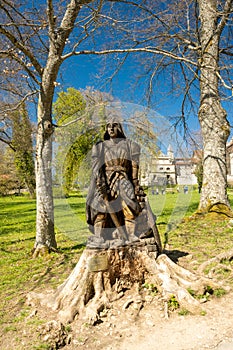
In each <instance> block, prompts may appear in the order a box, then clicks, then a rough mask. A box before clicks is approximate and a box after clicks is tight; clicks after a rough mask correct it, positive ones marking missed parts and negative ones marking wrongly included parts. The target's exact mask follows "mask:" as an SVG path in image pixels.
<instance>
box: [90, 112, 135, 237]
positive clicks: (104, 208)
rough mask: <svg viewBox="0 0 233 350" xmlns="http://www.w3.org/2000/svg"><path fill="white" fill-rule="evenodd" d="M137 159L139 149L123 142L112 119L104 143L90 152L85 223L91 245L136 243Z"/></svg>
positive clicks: (120, 130) (130, 143)
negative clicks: (92, 236)
mask: <svg viewBox="0 0 233 350" xmlns="http://www.w3.org/2000/svg"><path fill="white" fill-rule="evenodd" d="M139 156H140V147H139V145H138V144H137V143H135V142H133V141H131V140H129V139H127V138H126V136H125V134H124V132H123V129H122V125H121V123H119V122H118V120H117V119H115V118H112V119H111V120H109V121H108V122H107V125H106V131H105V134H104V141H102V142H99V143H97V144H96V145H95V146H94V147H93V149H92V183H91V186H90V189H89V194H88V196H87V223H88V224H89V228H90V230H91V231H92V232H93V233H94V234H95V242H98V240H99V242H100V243H101V242H103V241H105V240H107V239H112V238H118V239H120V240H122V241H123V242H125V241H129V242H134V241H137V240H138V237H137V236H136V235H135V218H136V217H137V216H138V215H139V212H140V210H141V209H140V205H139V202H138V200H137V196H138V195H140V193H139V192H140V188H139V181H138V168H139ZM114 228H115V231H114ZM109 235H112V237H109Z"/></svg>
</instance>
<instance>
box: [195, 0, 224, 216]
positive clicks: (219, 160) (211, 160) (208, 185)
mask: <svg viewBox="0 0 233 350" xmlns="http://www.w3.org/2000/svg"><path fill="white" fill-rule="evenodd" d="M199 8H200V20H201V33H200V40H201V50H202V52H201V58H200V61H201V65H200V72H201V74H200V93H201V100H200V109H199V115H198V117H199V121H200V125H201V130H202V136H203V153H204V154H203V186H202V193H201V199H200V204H199V210H201V211H204V212H205V211H209V210H210V209H211V208H212V207H213V206H215V205H219V204H223V208H224V207H225V209H228V207H229V202H228V198H227V168H226V141H227V138H228V136H229V133H230V128H229V123H228V121H227V118H226V117H227V115H226V112H225V110H224V109H223V107H222V106H221V103H220V97H219V90H218V84H219V81H218V73H219V39H220V35H221V31H220V30H218V16H217V2H216V0H199Z"/></svg>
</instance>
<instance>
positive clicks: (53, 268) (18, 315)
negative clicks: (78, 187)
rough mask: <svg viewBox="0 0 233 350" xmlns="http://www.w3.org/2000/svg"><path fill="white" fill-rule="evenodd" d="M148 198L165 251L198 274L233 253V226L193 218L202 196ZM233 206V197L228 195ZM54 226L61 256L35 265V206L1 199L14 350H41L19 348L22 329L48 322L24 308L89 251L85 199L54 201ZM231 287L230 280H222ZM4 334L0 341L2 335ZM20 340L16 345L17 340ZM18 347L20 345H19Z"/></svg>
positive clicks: (2, 255)
mask: <svg viewBox="0 0 233 350" xmlns="http://www.w3.org/2000/svg"><path fill="white" fill-rule="evenodd" d="M148 198H149V201H150V204H151V207H152V209H153V211H154V213H155V214H156V216H157V224H158V228H159V231H160V234H161V238H162V242H163V243H164V244H166V249H169V250H176V251H180V252H184V253H187V254H190V256H191V257H192V259H193V260H194V261H195V262H196V265H195V264H194V265H193V268H197V266H198V264H200V263H201V262H203V261H205V260H207V259H209V258H211V257H213V256H215V255H216V254H218V253H221V252H223V251H225V250H228V249H230V248H232V247H233V226H231V225H230V223H229V218H227V217H225V218H221V220H219V219H214V220H213V218H212V219H208V218H203V217H199V218H194V219H192V220H191V219H189V217H190V216H191V215H192V214H193V213H194V211H195V210H196V209H197V207H198V202H199V193H198V192H197V191H194V190H192V189H191V188H190V190H189V193H188V194H184V193H174V194H171V193H167V194H166V195H162V194H159V195H152V194H151V193H150V192H149V193H148ZM229 198H230V200H231V202H232V204H233V193H232V192H229ZM54 201H55V224H56V237H57V242H58V247H59V252H57V253H52V254H50V255H49V256H47V257H46V258H41V257H38V258H36V259H32V256H31V250H32V248H33V244H34V240H35V219H36V208H35V205H36V203H35V200H33V199H30V198H28V197H27V196H25V195H24V196H18V197H15V196H12V197H10V196H9V197H0V275H1V284H0V316H1V318H0V322H1V324H2V327H1V332H0V333H1V334H6V333H7V334H9V336H10V337H12V338H14V339H15V340H14V341H15V343H14V349H17V344H18V343H19V345H18V349H20V350H21V349H42V348H43V344H41V342H40V341H39V339H38V342H36V344H35V340H34V341H33V342H32V343H30V339H25V341H26V343H25V344H26V345H25V347H23V348H22V347H20V341H21V340H22V339H21V338H22V337H23V335H22V334H21V337H19V339H18V338H17V334H18V333H19V332H20V330H21V328H22V325H24V327H29V329H31V331H32V332H37V326H38V324H40V323H43V322H45V321H43V320H41V319H40V318H37V317H33V318H30V317H29V315H30V312H31V309H30V308H29V307H27V306H26V305H25V299H26V294H27V293H28V292H29V291H33V290H36V291H38V290H46V289H50V288H55V287H56V286H58V285H59V284H61V283H62V281H64V279H65V278H66V277H67V276H68V275H69V273H70V272H71V270H72V269H73V267H74V266H75V265H76V263H77V261H78V259H79V256H80V254H81V252H82V251H83V249H84V248H85V241H86V238H87V237H88V235H89V231H88V229H87V225H86V222H85V194H82V193H72V194H71V196H70V197H69V198H64V199H59V198H55V199H54ZM220 277H221V278H225V279H226V280H227V281H228V274H227V272H226V273H225V274H220ZM1 334H0V335H1ZM17 339H18V340H17ZM17 341H18V343H17Z"/></svg>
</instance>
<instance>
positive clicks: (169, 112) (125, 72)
mask: <svg viewBox="0 0 233 350" xmlns="http://www.w3.org/2000/svg"><path fill="white" fill-rule="evenodd" d="M109 61H110V59H109ZM101 69H102V68H101V58H100V57H96V56H89V57H88V56H79V57H74V58H71V59H69V60H68V61H67V62H65V63H64V64H63V66H62V69H61V77H62V79H61V89H63V90H64V89H67V88H68V87H74V88H76V89H85V88H86V87H87V86H90V87H94V88H95V89H97V90H100V91H104V92H109V93H111V94H112V95H113V96H114V98H116V99H120V100H121V101H122V102H124V103H127V102H129V103H135V104H139V105H144V106H146V104H147V102H146V100H145V91H144V90H145V89H146V87H145V85H144V86H143V83H142V82H141V84H140V85H139V86H137V87H135V78H134V77H133V75H134V72H135V71H136V70H137V67H136V63H135V62H134V61H133V60H132V61H130V62H128V64H126V65H124V66H123V68H122V69H121V70H120V72H119V73H118V74H117V75H116V76H115V77H114V79H113V81H112V82H111V83H107V80H106V79H105V78H103V77H101V74H100V71H101ZM108 73H109V72H108ZM107 76H108V75H107V72H106V75H105V77H107ZM158 86H159V88H158V89H156V90H155V92H154V94H156V101H158V102H157V103H156V105H153V106H152V108H153V109H154V110H155V111H156V112H157V113H159V114H160V115H163V116H165V117H168V116H175V115H177V114H179V110H180V103H181V98H180V97H177V96H175V95H173V96H172V95H169V94H167V93H166V87H165V85H164V81H162V79H161V81H160V82H158ZM189 126H190V128H191V130H198V129H199V123H198V120H197V118H196V116H192V118H191V119H190V121H189Z"/></svg>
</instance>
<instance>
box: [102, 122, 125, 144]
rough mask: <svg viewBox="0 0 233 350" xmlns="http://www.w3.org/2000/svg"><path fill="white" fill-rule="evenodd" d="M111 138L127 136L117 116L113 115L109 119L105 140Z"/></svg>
mask: <svg viewBox="0 0 233 350" xmlns="http://www.w3.org/2000/svg"><path fill="white" fill-rule="evenodd" d="M110 138H120V139H125V138H126V136H125V134H124V131H123V128H122V125H121V123H120V121H119V118H117V117H111V118H109V119H108V120H107V124H106V130H105V133H104V140H109V139H110Z"/></svg>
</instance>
